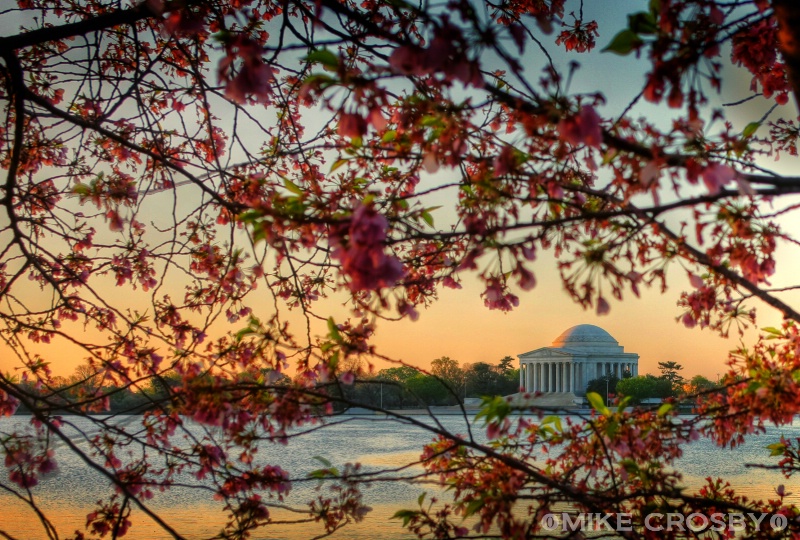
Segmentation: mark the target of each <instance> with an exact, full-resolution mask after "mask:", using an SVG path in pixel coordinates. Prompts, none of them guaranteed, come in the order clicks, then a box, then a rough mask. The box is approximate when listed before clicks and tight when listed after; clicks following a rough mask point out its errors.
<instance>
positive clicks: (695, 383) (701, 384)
mask: <svg viewBox="0 0 800 540" xmlns="http://www.w3.org/2000/svg"><path fill="white" fill-rule="evenodd" d="M716 388H720V385H719V384H717V383H715V382H714V381H712V380H711V379H708V378H706V377H703V376H702V375H695V376H694V377H692V378H691V380H690V381H689V382H688V383H687V384H686V388H685V390H686V393H687V394H689V395H695V394H699V393H702V392H707V391H709V390H714V389H716Z"/></svg>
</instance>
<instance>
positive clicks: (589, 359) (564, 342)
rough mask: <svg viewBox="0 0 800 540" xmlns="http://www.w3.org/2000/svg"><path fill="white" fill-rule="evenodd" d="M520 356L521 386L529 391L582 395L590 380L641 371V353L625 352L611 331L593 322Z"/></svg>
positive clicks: (572, 329)
mask: <svg viewBox="0 0 800 540" xmlns="http://www.w3.org/2000/svg"><path fill="white" fill-rule="evenodd" d="M518 358H519V364H520V370H519V384H520V387H522V388H524V389H525V392H530V393H533V392H536V391H538V392H542V393H543V394H573V395H574V394H577V395H582V394H584V393H585V391H586V385H587V384H588V383H589V381H591V380H592V379H596V378H598V377H602V376H603V375H605V374H607V373H612V374H614V375H616V376H617V377H619V378H622V374H623V373H624V372H625V371H630V373H631V374H632V375H634V376H636V375H638V374H639V355H638V354H636V353H626V352H624V350H623V347H622V346H621V345H620V344H619V343H618V342H617V340H616V339H614V338H613V337H611V334H609V333H608V332H606V331H605V330H603V329H602V328H600V327H598V326H594V325H591V324H580V325H578V326H573V327H572V328H570V329H569V330H567V331H565V332H564V333H563V334H561V335H560V336H558V337H557V338H556V339H555V341H553V344H552V345H551V346H549V347H541V348H539V349H535V350H533V351H530V352H526V353H523V354H520V355H518Z"/></svg>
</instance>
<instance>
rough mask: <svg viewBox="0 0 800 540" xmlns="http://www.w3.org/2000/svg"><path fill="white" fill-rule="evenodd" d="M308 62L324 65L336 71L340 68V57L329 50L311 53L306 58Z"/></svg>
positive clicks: (318, 50)
mask: <svg viewBox="0 0 800 540" xmlns="http://www.w3.org/2000/svg"><path fill="white" fill-rule="evenodd" d="M306 62H308V63H309V64H322V65H323V66H325V67H326V68H330V69H334V70H335V69H338V68H339V57H338V56H336V54H335V53H333V52H331V51H329V50H328V49H317V50H315V51H311V52H310V53H308V56H306Z"/></svg>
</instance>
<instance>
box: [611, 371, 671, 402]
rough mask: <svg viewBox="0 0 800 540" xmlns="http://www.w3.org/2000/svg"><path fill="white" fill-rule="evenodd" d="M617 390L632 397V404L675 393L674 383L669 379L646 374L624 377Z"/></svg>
mask: <svg viewBox="0 0 800 540" xmlns="http://www.w3.org/2000/svg"><path fill="white" fill-rule="evenodd" d="M616 392H617V393H618V394H620V395H621V396H624V397H630V398H631V405H638V404H640V403H641V402H642V400H645V399H648V398H662V399H663V398H666V397H670V396H672V395H674V391H673V387H672V383H670V382H669V381H668V380H666V379H663V378H660V377H655V376H653V375H644V376H637V377H631V378H628V379H622V380H621V381H619V382H618V383H617V386H616Z"/></svg>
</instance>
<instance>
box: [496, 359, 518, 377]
mask: <svg viewBox="0 0 800 540" xmlns="http://www.w3.org/2000/svg"><path fill="white" fill-rule="evenodd" d="M515 363H516V361H515V360H514V358H513V357H511V356H504V357H503V358H502V359H501V360H500V364H499V365H498V368H499V369H500V371H502V372H503V373H508V372H509V371H513V370H514V364H515Z"/></svg>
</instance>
